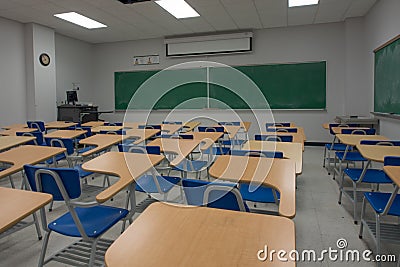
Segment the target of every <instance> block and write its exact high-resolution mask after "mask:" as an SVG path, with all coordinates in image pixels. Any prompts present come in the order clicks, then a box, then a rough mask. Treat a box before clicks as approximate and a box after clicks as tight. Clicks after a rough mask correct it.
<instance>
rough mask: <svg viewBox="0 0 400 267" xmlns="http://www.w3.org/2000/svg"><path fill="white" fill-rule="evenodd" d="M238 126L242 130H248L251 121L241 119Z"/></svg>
mask: <svg viewBox="0 0 400 267" xmlns="http://www.w3.org/2000/svg"><path fill="white" fill-rule="evenodd" d="M240 126H241V127H242V128H243V130H244V131H245V132H248V131H249V129H250V126H251V122H250V121H241V122H240Z"/></svg>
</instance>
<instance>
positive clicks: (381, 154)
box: [356, 144, 400, 163]
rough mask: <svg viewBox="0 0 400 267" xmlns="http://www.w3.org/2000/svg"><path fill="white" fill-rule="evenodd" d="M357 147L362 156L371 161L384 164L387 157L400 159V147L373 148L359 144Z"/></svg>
mask: <svg viewBox="0 0 400 267" xmlns="http://www.w3.org/2000/svg"><path fill="white" fill-rule="evenodd" d="M356 147H357V149H358V151H359V152H360V153H361V155H362V156H363V157H364V158H366V159H367V160H369V161H376V162H382V163H383V161H384V159H385V157H386V156H396V157H400V147H399V146H373V145H360V144H358V145H357V146H356Z"/></svg>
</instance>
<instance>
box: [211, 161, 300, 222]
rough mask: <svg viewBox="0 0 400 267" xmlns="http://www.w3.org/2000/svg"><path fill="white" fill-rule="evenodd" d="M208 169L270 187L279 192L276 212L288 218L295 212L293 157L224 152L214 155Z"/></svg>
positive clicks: (233, 179)
mask: <svg viewBox="0 0 400 267" xmlns="http://www.w3.org/2000/svg"><path fill="white" fill-rule="evenodd" d="M209 173H210V175H211V176H213V177H214V178H217V179H221V180H227V181H231V182H235V183H252V184H255V185H261V184H262V185H265V186H269V187H272V188H274V189H276V190H278V191H279V193H280V194H281V198H280V202H279V214H280V215H281V216H284V217H288V218H293V217H294V216H295V215H296V176H295V173H296V168H295V162H294V160H291V159H271V158H263V157H242V156H229V155H223V156H220V157H218V158H217V159H216V161H215V162H214V164H213V165H212V166H211V168H210V170H209Z"/></svg>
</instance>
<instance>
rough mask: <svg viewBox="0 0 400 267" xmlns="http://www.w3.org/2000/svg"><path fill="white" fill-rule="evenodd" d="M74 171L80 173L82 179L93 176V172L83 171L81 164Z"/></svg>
mask: <svg viewBox="0 0 400 267" xmlns="http://www.w3.org/2000/svg"><path fill="white" fill-rule="evenodd" d="M74 169H75V170H77V171H78V173H79V177H80V178H85V177H87V176H89V175H92V174H93V172H88V171H85V170H84V169H82V165H80V164H79V165H75V166H74Z"/></svg>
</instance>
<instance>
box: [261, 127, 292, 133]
mask: <svg viewBox="0 0 400 267" xmlns="http://www.w3.org/2000/svg"><path fill="white" fill-rule="evenodd" d="M267 132H272V133H275V132H285V133H297V128H267Z"/></svg>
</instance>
